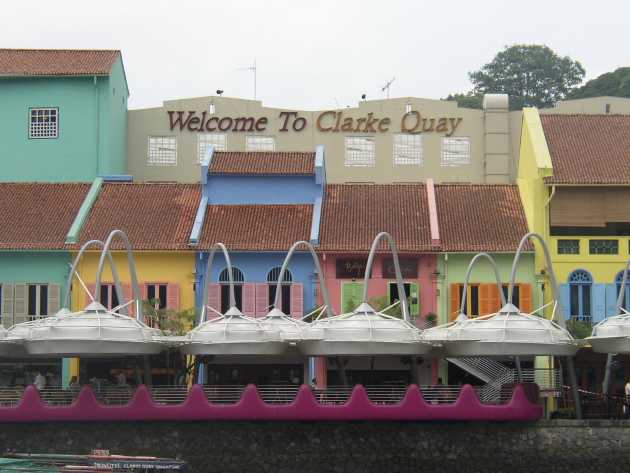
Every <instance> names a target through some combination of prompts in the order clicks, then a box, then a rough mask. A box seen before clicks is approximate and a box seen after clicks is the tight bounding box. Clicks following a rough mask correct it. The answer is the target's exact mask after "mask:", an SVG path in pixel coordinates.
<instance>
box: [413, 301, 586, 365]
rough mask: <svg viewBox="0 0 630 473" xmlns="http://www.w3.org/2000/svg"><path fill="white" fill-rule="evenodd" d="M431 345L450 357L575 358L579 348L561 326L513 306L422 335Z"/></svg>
mask: <svg viewBox="0 0 630 473" xmlns="http://www.w3.org/2000/svg"><path fill="white" fill-rule="evenodd" d="M422 338H423V339H424V340H427V341H433V342H438V343H441V344H442V345H443V347H444V349H445V351H446V353H447V355H448V356H454V357H458V356H506V355H515V356H529V355H532V356H534V355H554V356H573V355H574V354H575V353H576V352H577V349H578V346H577V344H576V342H575V340H573V337H572V336H571V334H570V333H569V332H568V331H567V330H566V329H564V328H562V327H560V326H559V325H558V324H557V323H555V322H553V321H551V320H547V319H544V318H543V317H539V316H537V315H534V314H525V313H523V312H521V311H520V310H519V309H518V307H516V306H514V305H513V304H509V303H508V304H506V305H504V306H503V307H502V308H501V310H500V311H499V312H496V313H494V314H489V315H483V316H480V317H477V318H474V319H469V318H467V317H466V316H465V315H464V314H461V315H460V316H459V317H458V318H457V320H455V321H453V322H451V323H449V324H446V325H444V326H440V327H435V328H431V329H428V330H425V331H424V332H423V333H422Z"/></svg>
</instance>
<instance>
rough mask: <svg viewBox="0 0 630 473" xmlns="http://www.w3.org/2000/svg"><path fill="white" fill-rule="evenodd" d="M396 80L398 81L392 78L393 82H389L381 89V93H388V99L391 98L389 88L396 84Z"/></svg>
mask: <svg viewBox="0 0 630 473" xmlns="http://www.w3.org/2000/svg"><path fill="white" fill-rule="evenodd" d="M395 80H396V78H395V77H392V78H391V80H389V81H388V82H387V84H385V85H384V86H383V87H381V92H385V91H387V98H389V88H390V87H391V86H392V84H393V83H394V81H395Z"/></svg>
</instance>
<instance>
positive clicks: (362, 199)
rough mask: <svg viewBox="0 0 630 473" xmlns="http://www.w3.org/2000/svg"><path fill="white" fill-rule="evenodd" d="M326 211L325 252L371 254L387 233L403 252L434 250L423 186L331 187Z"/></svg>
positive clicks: (322, 239)
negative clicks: (374, 244) (374, 243)
mask: <svg viewBox="0 0 630 473" xmlns="http://www.w3.org/2000/svg"><path fill="white" fill-rule="evenodd" d="M322 212H323V213H322V220H321V226H320V244H319V249H320V250H322V251H333V252H353V251H369V249H370V246H371V244H372V240H373V239H374V237H375V236H376V235H377V234H378V233H379V232H383V231H385V232H389V233H391V235H392V236H393V237H394V239H395V240H396V245H397V247H398V250H399V251H401V252H425V251H432V249H433V248H432V247H431V235H430V228H429V211H428V203H427V193H426V188H425V186H424V185H422V184H377V185H373V184H329V185H328V187H327V189H326V199H325V201H324V206H323V210H322ZM382 249H383V250H386V249H387V247H386V246H385V244H383V246H382Z"/></svg>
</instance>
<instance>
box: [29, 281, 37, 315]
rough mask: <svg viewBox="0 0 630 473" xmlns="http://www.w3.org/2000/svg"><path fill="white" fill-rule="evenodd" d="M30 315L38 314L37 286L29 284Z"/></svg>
mask: <svg viewBox="0 0 630 473" xmlns="http://www.w3.org/2000/svg"><path fill="white" fill-rule="evenodd" d="M28 315H37V286H28Z"/></svg>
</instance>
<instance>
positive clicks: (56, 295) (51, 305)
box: [48, 284, 61, 315]
mask: <svg viewBox="0 0 630 473" xmlns="http://www.w3.org/2000/svg"><path fill="white" fill-rule="evenodd" d="M60 299H61V286H60V285H59V284H49V285H48V315H55V314H56V313H57V312H58V311H59V305H60V302H59V301H60Z"/></svg>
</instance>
